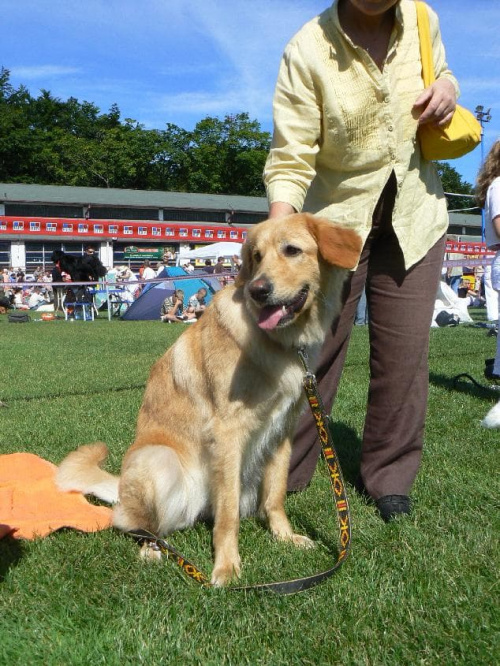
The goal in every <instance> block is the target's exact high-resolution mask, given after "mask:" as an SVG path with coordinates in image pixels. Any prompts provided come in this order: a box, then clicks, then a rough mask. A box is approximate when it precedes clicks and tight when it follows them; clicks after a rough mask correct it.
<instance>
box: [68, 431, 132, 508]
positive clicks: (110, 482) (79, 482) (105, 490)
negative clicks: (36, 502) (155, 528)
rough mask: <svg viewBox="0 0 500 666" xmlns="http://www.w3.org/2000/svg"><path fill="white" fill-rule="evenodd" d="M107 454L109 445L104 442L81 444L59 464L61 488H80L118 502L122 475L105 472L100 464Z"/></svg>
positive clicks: (102, 498) (82, 490) (85, 491)
mask: <svg viewBox="0 0 500 666" xmlns="http://www.w3.org/2000/svg"><path fill="white" fill-rule="evenodd" d="M107 455H108V447H107V446H106V444H104V443H103V442H96V443H95V444H89V445H86V446H80V448H79V449H77V450H76V451H73V452H72V453H70V454H69V455H68V456H66V458H64V460H63V461H62V463H61V464H60V465H59V468H58V470H57V473H56V484H57V487H58V488H59V489H60V490H65V491H70V490H78V491H79V492H81V493H83V494H84V495H95V496H96V497H98V498H99V499H101V500H104V501H105V502H109V503H111V504H113V503H115V502H118V482H119V480H120V477H118V476H113V474H109V472H105V471H104V470H103V469H101V468H100V466H99V465H100V463H101V462H102V461H103V460H104V459H105V458H106V456H107Z"/></svg>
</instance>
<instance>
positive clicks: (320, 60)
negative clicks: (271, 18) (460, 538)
mask: <svg viewBox="0 0 500 666" xmlns="http://www.w3.org/2000/svg"><path fill="white" fill-rule="evenodd" d="M429 19H430V26H431V37H432V43H433V57H434V68H435V73H436V81H435V82H434V83H433V84H432V85H431V86H429V87H428V88H427V89H425V90H424V87H423V82H422V72H421V64H420V52H419V35H418V28H417V19H416V8H415V4H414V2H413V0H336V1H335V2H334V3H333V5H332V6H331V7H330V8H329V9H327V10H326V11H324V12H323V13H322V14H321V15H320V16H318V17H316V18H314V19H313V20H312V21H310V22H309V23H307V24H306V25H305V26H304V27H303V28H302V29H301V30H300V31H299V32H298V34H297V35H295V37H294V38H293V39H292V40H291V41H290V43H289V44H288V46H287V48H286V50H285V53H284V56H283V60H282V63H281V67H280V72H279V76H278V82H277V85H276V91H275V97H274V106H273V108H274V135H273V143H272V147H271V151H270V154H269V157H268V160H267V164H266V168H265V182H266V187H267V193H268V198H269V202H270V217H281V216H283V215H288V214H290V213H293V212H296V211H300V210H307V211H309V212H313V213H317V214H318V215H321V216H323V217H327V218H330V219H331V220H335V221H336V222H337V223H340V224H343V225H345V226H347V227H349V228H352V229H354V230H356V231H357V232H358V233H359V234H360V235H361V236H362V238H363V240H364V247H363V251H362V254H361V257H360V261H359V265H358V268H357V269H356V271H355V272H354V273H353V274H352V275H351V277H350V279H349V280H348V282H347V283H346V287H345V295H344V307H343V310H342V313H341V315H340V318H339V319H338V320H337V321H335V322H333V325H332V329H331V332H330V334H329V336H328V337H327V340H326V342H325V345H324V348H323V351H322V356H321V358H320V362H319V366H318V368H317V376H318V380H319V383H320V390H321V393H322V396H323V399H324V402H325V405H326V407H327V409H330V408H331V406H332V404H333V400H334V398H335V394H336V391H337V386H338V382H339V379H340V374H341V371H342V365H343V362H344V359H345V355H346V352H347V345H348V341H349V337H350V333H351V329H352V325H353V320H354V315H355V312H356V305H357V303H358V300H359V298H360V296H361V294H362V292H363V289H366V298H367V302H368V312H369V330H370V388H369V395H368V405H367V413H366V420H365V427H364V433H363V448H362V459H361V469H360V478H359V482H358V487H359V488H360V489H361V490H363V491H364V492H366V493H368V495H369V496H370V497H371V498H372V499H373V500H375V502H376V504H377V507H378V510H379V512H380V514H381V516H382V518H383V519H384V520H390V519H391V518H393V517H394V516H396V515H398V514H407V513H410V508H411V507H410V499H409V492H410V489H411V487H412V484H413V482H414V479H415V477H416V474H417V471H418V468H419V465H420V459H421V453H422V447H423V432H424V423H425V414H426V407H427V393H428V343H429V329H430V323H431V319H432V312H433V306H434V300H435V295H436V290H437V285H438V282H439V278H440V273H441V267H442V260H443V252H444V238H445V232H446V229H447V227H448V215H447V211H446V201H445V198H444V194H443V190H442V187H441V183H440V181H439V177H438V175H437V172H436V169H435V167H434V165H433V164H432V163H430V162H427V161H426V160H424V159H423V157H422V155H421V153H420V148H419V144H418V139H417V130H418V127H419V125H421V124H424V123H434V124H437V125H445V124H446V123H448V122H449V120H450V119H451V118H452V116H453V113H454V110H455V103H456V98H457V95H458V84H457V82H456V80H455V79H454V77H453V76H452V74H451V72H450V71H449V70H448V67H447V64H446V60H445V52H444V47H443V44H442V42H441V36H440V31H439V24H438V19H437V16H436V14H435V13H434V12H433V11H432V10H429ZM318 455H319V446H318V444H317V441H316V431H315V426H314V423H313V421H312V419H311V417H310V415H309V414H304V415H303V417H302V419H301V421H300V423H299V427H298V430H297V434H296V438H295V442H294V447H293V451H292V459H291V465H290V475H289V489H290V490H300V489H302V488H304V487H305V486H306V485H307V484H308V483H309V481H310V479H311V477H312V474H313V472H314V469H315V466H316V462H317V458H318Z"/></svg>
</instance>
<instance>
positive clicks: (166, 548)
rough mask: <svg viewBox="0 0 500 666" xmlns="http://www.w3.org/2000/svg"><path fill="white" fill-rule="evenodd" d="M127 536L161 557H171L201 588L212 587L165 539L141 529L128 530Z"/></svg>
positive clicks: (202, 574) (193, 565) (196, 568)
mask: <svg viewBox="0 0 500 666" xmlns="http://www.w3.org/2000/svg"><path fill="white" fill-rule="evenodd" d="M128 534H130V536H132V537H134V539H137V540H138V541H140V542H141V543H145V544H147V545H148V546H149V547H150V548H151V550H156V551H159V552H160V553H161V554H162V555H166V556H167V557H172V558H173V559H174V560H175V562H176V564H178V565H179V566H180V567H181V569H182V570H183V571H184V573H185V574H186V576H189V578H192V579H193V580H195V581H196V582H197V583H200V585H202V586H203V587H212V583H211V582H210V579H209V578H207V577H206V576H205V574H204V573H203V572H202V571H200V569H198V567H197V566H196V565H195V564H193V563H192V562H190V561H189V560H186V558H185V557H184V556H183V555H181V554H180V553H179V551H178V550H176V549H175V548H174V547H173V546H171V545H170V544H169V543H167V541H165V539H161V538H160V537H158V536H156V535H155V534H153V533H152V532H149V531H148V530H143V529H137V530H130V531H129V532H128Z"/></svg>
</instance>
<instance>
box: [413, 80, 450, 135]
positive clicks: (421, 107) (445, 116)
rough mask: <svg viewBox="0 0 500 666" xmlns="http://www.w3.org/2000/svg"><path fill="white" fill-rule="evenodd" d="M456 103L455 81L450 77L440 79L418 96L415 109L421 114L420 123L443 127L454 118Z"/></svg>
mask: <svg viewBox="0 0 500 666" xmlns="http://www.w3.org/2000/svg"><path fill="white" fill-rule="evenodd" d="M456 105H457V96H456V93H455V86H454V85H453V83H452V82H451V81H449V80H448V79H438V80H437V81H434V83H432V84H431V85H430V86H429V87H428V88H426V89H425V90H424V91H423V93H422V94H421V95H419V96H418V98H417V100H416V101H415V104H414V105H413V109H414V112H415V113H417V114H420V116H419V119H418V124H419V125H426V124H428V123H433V124H434V125H437V126H438V127H442V126H443V125H447V124H448V123H449V122H450V120H451V119H452V118H453V114H454V112H455V107H456Z"/></svg>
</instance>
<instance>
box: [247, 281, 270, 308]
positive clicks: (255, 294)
mask: <svg viewBox="0 0 500 666" xmlns="http://www.w3.org/2000/svg"><path fill="white" fill-rule="evenodd" d="M248 291H249V292H250V296H251V297H252V298H253V299H254V301H257V303H264V302H265V301H266V300H267V299H268V298H269V296H270V295H271V293H272V291H273V285H272V284H271V282H270V281H269V280H268V279H267V278H265V277H263V278H259V279H258V280H253V281H252V282H251V283H250V284H249V286H248Z"/></svg>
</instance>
